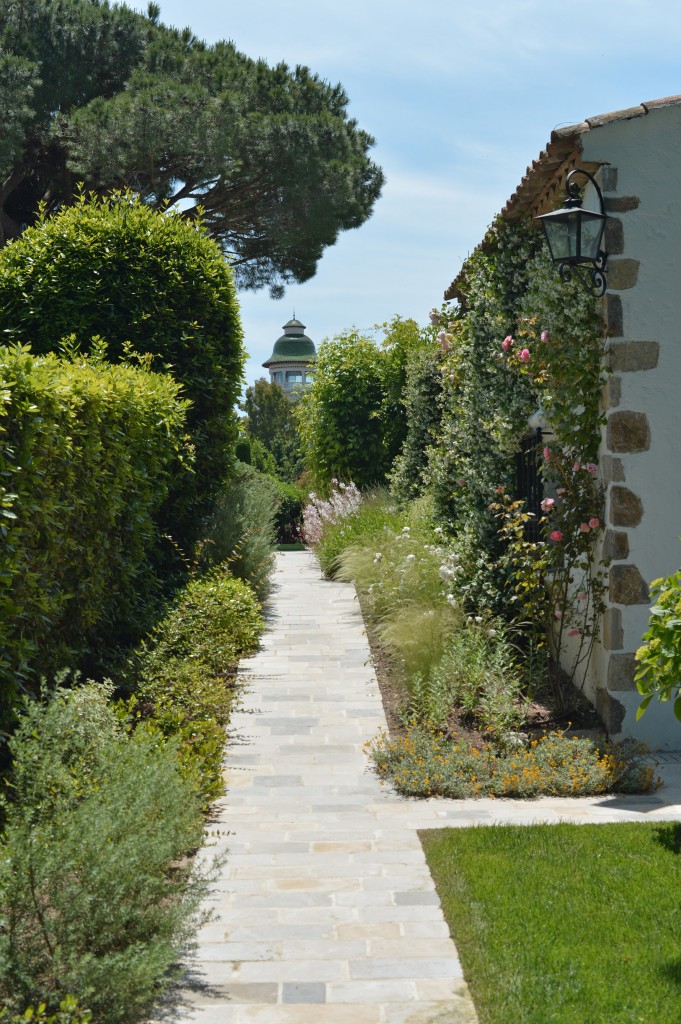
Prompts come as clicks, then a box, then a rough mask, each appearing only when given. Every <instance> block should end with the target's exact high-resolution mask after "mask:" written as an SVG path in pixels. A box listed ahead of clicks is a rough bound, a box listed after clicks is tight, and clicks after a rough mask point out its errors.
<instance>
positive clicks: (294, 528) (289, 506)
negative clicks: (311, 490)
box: [274, 480, 306, 544]
mask: <svg viewBox="0 0 681 1024" xmlns="http://www.w3.org/2000/svg"><path fill="white" fill-rule="evenodd" d="M277 489H278V491H279V497H280V501H281V503H280V505H279V508H278V509H277V513H276V515H275V517H274V525H275V528H276V531H277V542H278V543H279V544H294V543H295V542H296V541H299V540H300V528H301V526H302V522H303V507H304V505H305V498H306V494H305V491H304V490H303V489H302V488H300V487H296V485H295V484H287V483H284V481H282V480H278V481H277Z"/></svg>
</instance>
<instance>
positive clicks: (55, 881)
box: [0, 684, 205, 1024]
mask: <svg viewBox="0 0 681 1024" xmlns="http://www.w3.org/2000/svg"><path fill="white" fill-rule="evenodd" d="M108 697H109V692H108V691H107V689H106V687H101V686H96V685H94V684H91V685H88V686H83V687H76V688H75V689H71V690H62V689H58V690H56V692H55V694H54V696H53V697H52V699H51V700H50V701H49V703H47V704H44V705H43V704H40V703H38V702H35V703H31V704H28V705H27V706H26V709H25V711H24V714H23V716H22V719H21V722H20V725H19V728H18V729H17V731H16V733H15V735H14V737H13V738H12V741H11V748H12V754H13V757H14V771H13V776H12V789H11V799H9V800H8V801H7V802H6V807H5V812H6V828H5V832H4V835H3V838H2V843H1V846H0V854H1V855H0V908H1V914H2V919H3V928H2V930H1V931H0V999H1V1000H2V1002H3V1004H4V1005H5V1006H6V1007H7V1008H8V1009H11V1010H15V1011H19V1012H20V1011H22V1010H24V1009H25V1007H26V1006H28V1005H29V1004H31V1003H32V1004H34V1005H35V1004H36V1003H39V1002H44V1003H45V1004H46V1005H47V1008H48V1010H50V1011H51V1012H53V1011H57V1009H58V1006H59V1003H60V1001H62V1000H64V998H65V997H66V996H67V995H69V994H70V995H71V996H73V997H74V998H76V999H77V1000H78V1002H79V1003H80V1005H81V1006H87V1007H88V1008H89V1009H90V1010H91V1011H92V1015H93V1021H94V1022H95V1024H123V1022H125V1024H130V1022H132V1021H138V1020H141V1019H143V1018H144V1017H145V1015H146V1014H147V1013H148V1011H149V1010H150V1009H151V1006H152V1003H153V1001H154V1000H155V998H156V997H157V996H158V993H159V991H160V989H161V987H163V985H164V984H167V983H168V980H169V975H168V971H169V969H170V968H171V966H172V965H173V964H175V963H176V962H177V959H178V956H179V954H180V953H181V952H182V951H183V949H184V948H185V945H186V943H187V941H188V940H189V938H190V936H191V933H192V928H193V925H194V924H195V922H196V920H197V914H198V906H199V900H200V898H201V896H202V895H203V893H204V892H205V873H204V874H202V872H201V869H200V868H199V867H198V866H195V867H194V870H193V871H192V872H191V873H190V871H189V866H188V864H187V861H186V857H187V855H188V854H189V853H190V852H191V851H192V850H193V849H195V848H196V847H197V846H198V844H199V843H200V841H201V832H202V822H201V816H200V813H199V802H198V797H197V793H196V787H195V786H194V784H193V783H192V781H191V780H190V779H188V778H187V777H184V778H183V777H182V775H181V773H180V772H179V769H178V761H177V756H176V753H175V750H174V749H173V746H172V745H171V744H159V742H158V738H157V736H156V734H155V733H154V732H153V731H150V730H148V729H145V728H138V729H137V730H136V731H135V732H134V734H132V735H131V736H130V735H128V733H127V732H126V731H125V730H124V729H123V728H122V727H121V726H120V725H119V724H118V723H117V721H116V717H115V715H114V712H113V710H112V708H111V705H110V703H109V700H108ZM57 1019H58V1020H59V1019H60V1018H59V1017H57ZM68 1019H69V1018H68V1017H66V1020H68Z"/></svg>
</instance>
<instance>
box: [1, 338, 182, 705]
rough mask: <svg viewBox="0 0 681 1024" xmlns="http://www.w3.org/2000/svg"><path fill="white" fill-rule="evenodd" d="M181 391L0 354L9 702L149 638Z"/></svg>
mask: <svg viewBox="0 0 681 1024" xmlns="http://www.w3.org/2000/svg"><path fill="white" fill-rule="evenodd" d="M179 391H180V389H179V387H178V385H177V384H176V383H175V382H174V381H173V380H172V378H171V377H169V376H167V375H160V374H155V373H151V372H149V371H148V370H146V369H144V368H141V367H131V366H127V365H121V366H111V365H109V364H107V363H104V362H102V361H101V360H97V359H96V358H86V357H79V358H78V359H77V360H76V361H74V362H67V361H64V360H61V359H59V358H57V357H56V356H54V355H49V356H46V357H43V358H36V357H34V356H33V355H31V353H30V352H29V350H28V349H26V348H22V347H15V348H1V349H0V536H1V538H2V543H1V545H0V682H2V683H3V684H4V685H3V686H2V692H3V695H4V696H5V698H6V697H7V695H8V693H9V696H10V698H11V696H12V694H13V693H14V692H15V691H16V687H17V685H20V686H21V685H24V686H25V685H27V684H28V683H30V681H31V680H33V681H35V679H36V678H37V677H39V675H40V674H41V673H44V674H46V675H52V674H53V672H54V670H55V669H57V668H59V667H60V666H63V665H65V664H72V663H73V662H74V660H76V661H77V660H78V655H79V654H82V653H83V652H86V651H96V650H97V649H98V648H99V649H100V650H101V649H102V647H104V648H107V647H108V646H117V645H119V644H125V643H128V642H130V641H134V640H136V639H138V638H139V637H140V635H141V633H143V632H144V631H145V628H148V621H145V619H146V614H145V613H146V610H147V609H148V607H149V606H150V603H151V602H152V601H153V600H154V599H155V595H156V594H157V592H158V589H159V585H158V582H157V580H156V579H155V577H154V574H153V572H151V571H150V567H149V558H150V554H151V552H152V551H153V549H154V547H155V546H156V544H157V528H156V526H155V522H154V518H155V516H156V515H157V513H158V509H159V506H160V505H161V503H162V501H163V500H164V498H165V496H166V494H167V492H168V487H169V484H170V480H171V473H173V472H179V468H178V467H179V464H180V456H181V454H182V450H183V430H184V417H185V412H186V406H187V403H186V402H184V401H181V400H180V399H179V397H178V395H179ZM185 472H186V470H185ZM4 710H5V711H6V710H7V707H6V706H5V709H4Z"/></svg>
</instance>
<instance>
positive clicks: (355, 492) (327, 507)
mask: <svg viewBox="0 0 681 1024" xmlns="http://www.w3.org/2000/svg"><path fill="white" fill-rule="evenodd" d="M332 483H333V485H334V489H333V490H332V491H331V494H330V495H329V498H328V501H324V499H323V498H320V497H318V496H317V495H316V494H315V493H314V492H312V493H311V494H310V501H309V504H308V505H306V506H305V510H304V512H303V527H302V530H301V534H302V537H303V540H304V541H305V543H306V544H311V545H313V546H314V545H315V544H319V543H320V541H321V539H322V534H323V532H324V526H325V524H326V523H337V522H338V521H339V520H340V519H345V517H346V516H349V515H352V514H353V513H354V512H356V511H357V509H358V508H359V506H360V504H361V501H362V495H361V494H360V492H359V489H358V488H357V487H356V485H355V484H353V483H349V484H344V483H339V482H338V480H333V481H332Z"/></svg>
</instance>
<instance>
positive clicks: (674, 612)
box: [636, 571, 681, 721]
mask: <svg viewBox="0 0 681 1024" xmlns="http://www.w3.org/2000/svg"><path fill="white" fill-rule="evenodd" d="M650 594H651V597H652V599H653V606H652V608H651V609H650V622H649V623H648V629H647V630H646V632H645V633H644V634H643V644H642V645H641V647H639V649H638V651H637V652H636V660H637V662H638V668H637V671H636V685H637V687H638V691H639V693H640V694H642V696H643V700H642V701H641V704H640V706H639V709H638V713H637V717H638V718H640V717H641V715H642V714H643V713H644V711H645V710H646V708H647V707H648V705H649V704H650V702H651V701H652V700H653V698H654V697H657V698H658V700H661V701H668V700H671V699H672V698H674V704H673V708H674V714H675V715H676V717H677V718H678V719H679V721H681V571H680V572H675V573H672V575H671V576H667V577H666V579H659V580H653V582H652V583H651V584H650Z"/></svg>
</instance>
